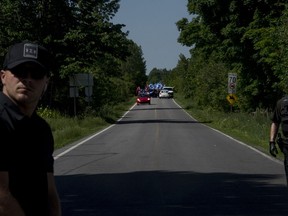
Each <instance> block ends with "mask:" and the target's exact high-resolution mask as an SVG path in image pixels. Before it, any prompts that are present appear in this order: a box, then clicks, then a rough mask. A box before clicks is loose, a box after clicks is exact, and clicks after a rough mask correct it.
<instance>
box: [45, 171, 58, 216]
mask: <svg viewBox="0 0 288 216" xmlns="http://www.w3.org/2000/svg"><path fill="white" fill-rule="evenodd" d="M47 179H48V196H49V197H48V200H49V210H50V212H49V216H61V204H60V199H59V196H58V192H57V188H56V185H55V179H54V174H53V173H47Z"/></svg>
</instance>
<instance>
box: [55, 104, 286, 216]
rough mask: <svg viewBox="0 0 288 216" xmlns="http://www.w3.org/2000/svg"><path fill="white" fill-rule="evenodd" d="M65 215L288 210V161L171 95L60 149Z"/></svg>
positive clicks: (149, 215) (269, 212)
mask: <svg viewBox="0 0 288 216" xmlns="http://www.w3.org/2000/svg"><path fill="white" fill-rule="evenodd" d="M55 158H56V160H55V174H56V183H57V187H58V188H59V193H60V198H61V202H62V206H63V216H98V215H99V216H100V215H101V216H114V215H115V216H116V215H117V216H122V215H124V216H126V215H127V216H154V215H155V216H184V215H185V216H186V215H187V216H188V215H189V216H191V215H261V216H263V215H288V193H287V187H286V185H285V176H284V168H283V165H282V162H279V161H276V160H274V159H272V158H271V157H269V156H266V155H264V154H262V153H260V152H259V151H256V150H254V149H252V148H250V147H248V146H247V145H245V144H244V143H240V142H238V141H236V140H233V139H232V138H229V137H227V136H225V135H224V134H222V133H220V132H217V131H215V130H213V129H211V128H209V127H207V126H205V125H204V124H203V122H202V123H201V122H197V121H196V120H195V119H193V118H192V117H190V116H189V115H188V114H187V113H186V112H185V111H184V110H183V109H181V108H180V107H179V106H177V104H175V103H174V101H173V100H172V99H158V98H153V99H152V104H151V105H139V106H134V107H133V108H132V109H131V111H129V112H128V113H127V114H126V115H125V116H124V117H123V118H122V119H121V120H120V121H119V122H118V123H117V124H115V125H113V126H112V127H110V128H108V129H107V130H104V131H102V132H100V133H98V134H95V135H93V136H92V137H88V138H86V139H84V140H81V141H80V142H78V143H74V144H71V145H70V146H68V147H66V148H63V149H60V150H57V151H56V152H55Z"/></svg>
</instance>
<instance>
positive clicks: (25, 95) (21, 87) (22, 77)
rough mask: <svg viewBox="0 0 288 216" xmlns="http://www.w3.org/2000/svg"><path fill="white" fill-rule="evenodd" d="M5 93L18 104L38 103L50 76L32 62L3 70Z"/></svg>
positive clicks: (2, 79) (2, 78)
mask: <svg viewBox="0 0 288 216" xmlns="http://www.w3.org/2000/svg"><path fill="white" fill-rule="evenodd" d="M1 81H2V84H3V93H4V94H6V95H7V96H8V97H9V98H11V99H12V100H13V101H14V102H15V103H16V104H18V105H20V106H21V105H22V106H29V105H32V106H34V105H36V104H37V103H38V101H39V99H40V98H41V96H42V94H43V91H44V90H45V87H46V85H47V84H48V81H49V78H48V77H47V75H46V73H45V72H43V70H42V69H41V68H40V67H39V66H37V65H35V64H32V63H25V64H21V65H20V66H17V67H15V68H13V69H6V70H2V71H1Z"/></svg>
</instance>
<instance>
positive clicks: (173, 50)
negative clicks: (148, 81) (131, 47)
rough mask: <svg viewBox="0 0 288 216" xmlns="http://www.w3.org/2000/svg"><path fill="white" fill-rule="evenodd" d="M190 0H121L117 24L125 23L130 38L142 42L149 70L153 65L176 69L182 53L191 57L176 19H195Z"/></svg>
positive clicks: (116, 18)
mask: <svg viewBox="0 0 288 216" xmlns="http://www.w3.org/2000/svg"><path fill="white" fill-rule="evenodd" d="M187 2H188V1H187V0H186V1H185V0H121V1H120V9H119V10H118V12H117V13H116V15H115V17H114V18H113V23H114V24H124V25H126V27H125V28H123V31H125V32H126V31H129V35H128V38H129V39H131V40H133V41H134V42H135V43H136V44H138V45H139V46H141V48H142V51H143V57H144V59H145V61H146V69H147V74H149V72H150V71H151V70H152V69H153V68H158V69H164V68H166V69H168V70H169V69H173V68H174V67H176V65H177V62H178V59H179V55H180V54H184V55H185V56H186V57H190V54H189V49H190V48H189V47H186V46H182V45H181V44H180V43H178V42H177V38H178V37H179V33H180V32H179V31H178V29H177V26H176V22H177V21H178V20H180V19H182V18H183V17H187V18H188V19H189V20H191V18H192V16H191V15H189V13H188V11H187V6H186V5H187Z"/></svg>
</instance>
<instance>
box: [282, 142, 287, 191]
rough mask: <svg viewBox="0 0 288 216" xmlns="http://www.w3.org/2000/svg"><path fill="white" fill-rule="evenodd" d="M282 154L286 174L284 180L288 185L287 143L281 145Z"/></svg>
mask: <svg viewBox="0 0 288 216" xmlns="http://www.w3.org/2000/svg"><path fill="white" fill-rule="evenodd" d="M282 152H283V154H284V168H285V174H286V181H287V186H288V145H284V146H283V151H282Z"/></svg>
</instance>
